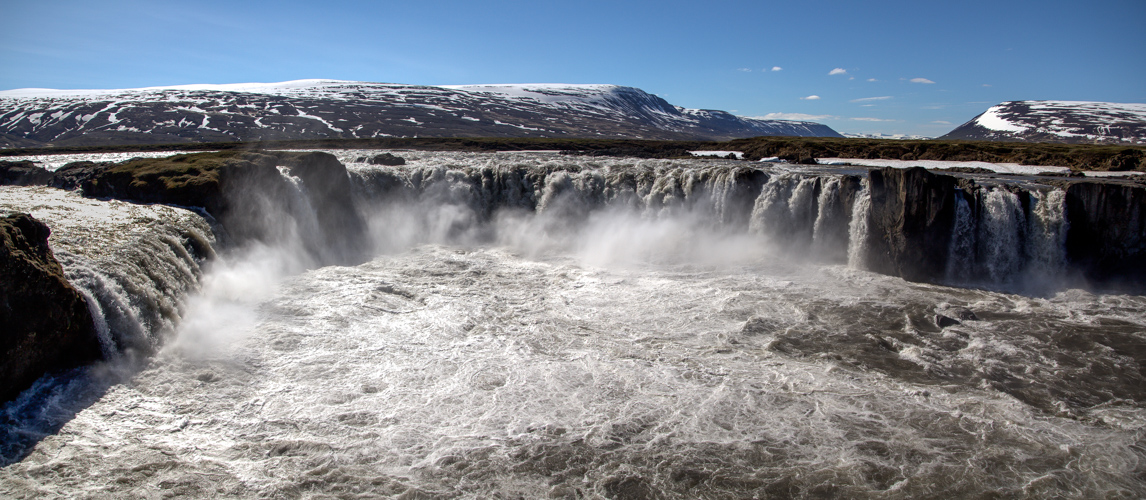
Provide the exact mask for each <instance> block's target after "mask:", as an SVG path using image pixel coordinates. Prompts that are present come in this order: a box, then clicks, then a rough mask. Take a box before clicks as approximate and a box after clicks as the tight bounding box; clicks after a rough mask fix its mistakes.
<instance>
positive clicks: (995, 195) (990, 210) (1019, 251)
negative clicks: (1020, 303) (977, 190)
mask: <svg viewBox="0 0 1146 500" xmlns="http://www.w3.org/2000/svg"><path fill="white" fill-rule="evenodd" d="M978 229H979V234H978V244H979V255H980V257H981V259H982V262H983V265H984V266H985V268H986V270H987V276H988V277H989V278H990V280H991V282H992V283H1009V282H1011V281H1012V280H1013V279H1014V277H1015V275H1016V274H1017V273H1018V272H1019V270H1020V268H1021V267H1022V264H1023V260H1022V256H1023V248H1022V244H1023V239H1024V236H1025V235H1024V233H1025V230H1026V217H1025V216H1024V215H1023V207H1022V204H1021V203H1020V202H1019V197H1018V195H1016V194H1014V193H1012V192H1010V191H1007V190H1005V189H1001V188H992V189H991V190H990V191H989V192H987V195H986V196H985V197H984V198H983V212H982V216H981V220H980V223H979V226H978Z"/></svg>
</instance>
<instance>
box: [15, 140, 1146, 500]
mask: <svg viewBox="0 0 1146 500" xmlns="http://www.w3.org/2000/svg"><path fill="white" fill-rule="evenodd" d="M340 154H343V155H344V158H345V157H348V156H361V155H363V153H362V152H345V153H340ZM400 154H402V155H403V156H405V157H406V158H407V160H408V165H406V166H401V167H374V166H366V165H353V164H352V165H349V167H350V171H351V179H352V181H353V182H354V184H353V190H354V193H355V197H356V202H357V208H358V210H359V211H360V212H361V213H363V214H365V220H366V227H365V231H366V232H367V233H368V234H369V235H370V240H371V243H372V245H373V248H374V249H375V255H374V258H373V259H370V260H368V261H366V262H363V263H361V264H357V265H340V266H326V267H315V268H311V269H309V270H303V268H301V267H299V266H298V265H282V264H281V262H283V261H289V262H296V261H294V260H292V259H297V257H294V256H297V255H298V254H300V253H301V254H302V255H310V254H311V253H312V252H309V251H306V249H305V248H303V249H302V250H300V249H298V248H296V247H298V246H300V245H297V244H294V243H290V242H289V241H285V240H275V241H273V242H270V243H266V242H264V243H263V244H256V245H252V246H250V247H248V248H245V249H244V251H242V252H221V253H222V257H220V258H219V259H217V260H216V261H214V262H213V263H211V265H209V266H207V269H208V270H207V272H206V273H205V274H204V275H203V276H202V278H201V279H199V280H198V281H197V286H198V287H199V289H200V290H201V291H200V292H198V293H195V294H192V295H191V296H190V297H189V298H188V299H186V301H185V302H184V303H183V305H182V306H180V307H177V308H176V310H178V311H181V313H180V315H179V317H178V319H179V326H178V327H177V329H178V334H177V335H176V336H175V338H174V339H172V340H171V341H170V342H168V343H167V344H166V347H165V348H164V349H162V350H161V351H160V352H159V353H158V355H157V356H156V357H155V358H153V359H152V361H151V362H150V363H149V364H147V365H146V366H145V367H143V368H142V370H141V371H139V372H138V373H136V374H134V376H133V377H132V378H131V380H130V383H127V384H119V385H113V386H110V387H109V388H107V390H106V392H105V393H103V394H102V395H100V397H98V399H96V400H92V401H87V402H85V404H84V408H81V409H79V410H77V413H76V414H75V416H74V418H72V419H70V421H68V423H67V424H66V425H63V426H62V427H61V428H59V429H58V430H56V431H54V432H52V433H50V435H47V436H44V437H43V438H42V439H39V440H38V443H37V444H36V446H35V449H34V450H30V453H29V454H27V456H26V457H23V456H21V457H19V458H21V460H20V461H18V462H15V463H12V464H10V465H8V466H6V467H4V468H3V469H2V470H0V494H2V495H7V496H14V497H21V496H75V495H95V496H100V495H106V496H160V495H163V494H172V495H182V496H191V497H241V498H246V497H327V496H339V497H359V496H360V497H372V496H395V497H398V496H400V497H403V498H415V497H456V498H491V497H524V498H539V497H551V498H585V497H603V498H727V497H752V496H757V497H803V498H808V497H823V496H828V497H850V498H912V497H920V496H933V495H935V494H936V493H937V492H942V494H943V495H948V496H952V497H977V496H987V495H1001V496H1007V497H1018V498H1040V497H1053V496H1067V497H1118V496H1123V497H1134V496H1141V495H1142V494H1146V486H1144V485H1143V481H1142V480H1141V477H1140V474H1139V472H1140V464H1141V463H1144V462H1146V452H1144V451H1143V449H1146V448H1143V441H1142V429H1144V428H1146V406H1144V405H1143V401H1146V389H1143V388H1144V387H1146V380H1144V379H1143V377H1142V374H1141V372H1140V371H1139V370H1138V369H1137V365H1136V364H1134V363H1133V362H1130V361H1129V360H1128V355H1127V354H1124V353H1125V352H1127V349H1131V350H1132V349H1133V348H1134V346H1136V345H1138V344H1137V343H1140V337H1141V335H1142V332H1143V331H1144V329H1146V322H1144V321H1143V318H1144V317H1146V314H1144V312H1146V298H1144V297H1142V296H1133V295H1121V296H1099V295H1092V294H1090V293H1087V292H1084V291H1081V290H1065V291H1061V292H1058V293H1055V294H1051V295H1048V296H1040V297H1026V296H1023V295H1015V294H1008V293H1000V292H996V291H992V290H989V289H959V288H950V287H945V286H938V285H926V284H918V283H908V282H905V281H903V280H901V279H898V278H893V277H889V276H882V275H878V274H872V273H868V272H866V271H863V270H861V269H862V268H863V267H864V262H865V260H866V259H867V256H866V253H867V250H868V248H867V241H869V239H870V238H877V237H882V235H877V234H869V230H870V227H871V220H870V218H871V213H870V212H871V205H872V194H871V186H870V183H869V182H868V181H867V180H864V181H863V182H862V183H861V182H858V181H855V180H854V179H852V180H849V179H848V178H846V177H843V176H840V175H838V174H832V173H825V172H808V173H794V172H785V171H782V170H780V169H775V170H773V169H771V168H769V167H763V168H761V169H741V170H739V171H736V172H732V168H730V167H729V166H728V165H727V164H724V163H720V162H708V161H662V160H654V161H632V160H611V159H607V160H601V159H587V158H576V157H561V156H543V155H527V154H513V155H505V154H499V155H489V154H446V153H400ZM344 162H346V163H349V161H347V160H345V159H344ZM738 165H739V164H738ZM735 168H740V167H739V166H738V167H735ZM848 186H851V187H848ZM301 187H303V188H304V187H305V186H301ZM1055 193H1056V191H1050V192H1046V193H1038V194H1032V200H1031V203H1030V205H1031V207H1032V208H1031V209H1030V210H1031V213H1032V215H1030V216H1028V215H1026V214H1024V213H1023V211H1022V210H1023V209H1022V204H1021V203H1019V199H1018V197H1015V196H1014V195H1013V194H1012V193H1010V192H1006V191H1003V190H1000V189H995V190H990V191H987V192H983V191H979V192H978V194H980V195H982V196H983V199H984V202H983V208H982V210H979V211H978V212H976V211H974V210H972V209H971V207H972V205H971V204H970V203H969V202H970V201H971V200H970V199H963V198H962V197H961V196H962V195H959V196H960V197H959V198H958V199H959V200H962V205H963V207H964V208H965V209H966V210H964V209H963V208H958V205H957V208H956V229H955V230H954V231H955V234H956V235H962V236H961V237H962V238H963V239H959V238H955V239H954V240H955V242H953V243H952V245H953V249H956V248H957V251H954V250H953V252H952V254H953V255H956V254H958V255H971V254H972V252H970V251H968V250H967V248H965V247H966V246H967V245H970V244H971V243H967V242H968V241H972V240H971V238H970V237H971V236H973V237H974V240H973V243H974V246H973V254H974V258H975V259H977V260H975V262H977V263H992V264H991V266H994V267H993V268H992V269H994V271H992V272H994V273H996V274H997V276H999V277H1000V279H1004V280H1010V279H1014V278H1015V276H1016V273H1018V272H1020V270H1021V269H1022V268H1023V266H1024V265H1027V266H1033V265H1034V264H1023V262H1024V259H1026V258H1029V257H1028V256H1029V255H1032V254H1031V253H1030V252H1033V251H1035V250H1032V249H1037V248H1043V247H1046V248H1051V249H1053V247H1054V245H1055V244H1054V241H1061V236H1059V235H1061V234H1062V231H1063V227H1062V225H1061V224H1059V225H1056V224H1055V222H1054V221H1055V220H1063V219H1061V215H1062V213H1063V212H1062V210H1061V207H1062V206H1063V204H1062V195H1061V194H1055ZM1011 197H1013V198H1011ZM1056 198H1057V199H1056ZM73 202H77V201H76V200H74V199H73V200H71V201H67V202H66V203H73ZM91 203H95V202H91ZM99 203H105V202H99ZM296 205H298V204H296ZM122 208H124V207H118V206H117V208H116V209H117V210H119V209H122ZM319 208H321V207H311V208H310V209H312V210H318V209H319ZM298 209H299V210H302V208H298ZM991 210H994V212H991ZM1015 210H1018V211H1017V212H1016V211H1015ZM188 213H189V212H188ZM960 213H962V215H959V214H960ZM976 214H979V215H978V216H977V215H976ZM291 217H295V216H293V215H292V216H291ZM960 217H966V218H967V219H965V220H964V221H963V222H959V220H960ZM976 217H978V220H975V219H976ZM1035 219H1037V220H1038V222H1037V223H1036V222H1035ZM125 220H126V219H125ZM316 220H317V219H316ZM277 223H285V222H282V221H280V222H277ZM801 224H802V225H801ZM1036 226H1037V227H1036ZM294 227H300V228H301V227H306V226H305V224H301V225H297V226H294ZM1044 227H1045V229H1042V228H1044ZM55 231H56V233H55V234H56V235H57V236H56V237H58V238H64V237H66V236H67V235H68V233H69V231H70V230H69V229H68V228H55ZM1040 235H1047V237H1045V238H1044V237H1043V236H1040ZM1052 235H1053V236H1052ZM1056 238H1059V239H1058V240H1056ZM1036 240H1037V241H1039V243H1035V241H1036ZM1007 241H1011V242H1013V246H1012V247H1007V246H1006V244H1005V243H1006V242H1007ZM271 243H273V244H271ZM1024 245H1025V246H1024ZM1040 245H1043V246H1042V247H1040ZM301 246H303V247H305V245H301ZM1008 248H1010V250H1007V249H1008ZM808 249H813V250H815V252H806V250H808ZM833 250H834V251H835V252H837V253H836V254H835V255H833V254H832V251H833ZM845 250H846V257H847V261H848V265H847V266H844V265H840V264H842V263H843V262H842V255H841V254H843V253H844V251H845ZM1008 252H1010V253H1008ZM1041 252H1042V250H1038V251H1037V252H1036V253H1038V254H1040V255H1041ZM337 253H338V252H334V254H337ZM808 253H814V254H818V255H811V256H809V255H807V254H808ZM1051 254H1053V252H1051ZM817 258H818V259H821V260H820V261H816V259H817ZM967 258H970V257H967ZM1035 260H1036V261H1038V262H1055V261H1054V260H1053V258H1047V259H1043V258H1042V257H1039V258H1038V259H1035ZM304 261H305V259H304ZM310 262H313V261H310ZM837 262H838V264H837ZM296 264H297V262H296ZM147 265H161V264H160V263H159V262H154V263H149V264H147ZM976 265H977V264H976ZM1039 265H1040V266H1041V265H1042V264H1039ZM73 267H74V266H73ZM187 269H193V268H190V267H188V268H187ZM180 272H182V271H180ZM137 278H140V279H141V281H147V280H148V279H149V278H141V277H137ZM133 279H135V278H133ZM125 289H126V287H125ZM970 313H973V314H970ZM938 315H941V316H943V317H946V318H949V319H950V318H958V319H959V321H960V323H958V324H947V325H945V326H939V324H937V320H936V318H937V316H938ZM1136 342H1137V343H1136ZM6 408H11V407H6ZM6 425H7V424H6Z"/></svg>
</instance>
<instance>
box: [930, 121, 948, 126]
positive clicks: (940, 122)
mask: <svg viewBox="0 0 1146 500" xmlns="http://www.w3.org/2000/svg"><path fill="white" fill-rule="evenodd" d="M931 123H934V124H937V125H950V124H951V122H949V121H947V120H934V121H932V122H931Z"/></svg>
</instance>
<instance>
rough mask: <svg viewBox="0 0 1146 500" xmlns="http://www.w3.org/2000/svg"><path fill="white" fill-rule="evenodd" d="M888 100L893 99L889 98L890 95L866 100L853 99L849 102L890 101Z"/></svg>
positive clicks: (866, 98)
mask: <svg viewBox="0 0 1146 500" xmlns="http://www.w3.org/2000/svg"><path fill="white" fill-rule="evenodd" d="M888 99H891V96H889V95H881V96H879V97H864V98H861V99H852V100H850V101H848V102H870V101H886V100H888Z"/></svg>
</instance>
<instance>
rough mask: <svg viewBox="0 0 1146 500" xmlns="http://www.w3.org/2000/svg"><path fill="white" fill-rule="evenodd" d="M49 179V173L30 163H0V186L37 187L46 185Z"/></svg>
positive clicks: (50, 176)
mask: <svg viewBox="0 0 1146 500" xmlns="http://www.w3.org/2000/svg"><path fill="white" fill-rule="evenodd" d="M51 178H52V173H51V172H49V171H47V170H45V169H43V168H40V167H37V166H36V164H35V163H34V162H31V161H28V160H22V161H0V185H4V186H39V185H44V184H47V183H48V180H49V179H51Z"/></svg>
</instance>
